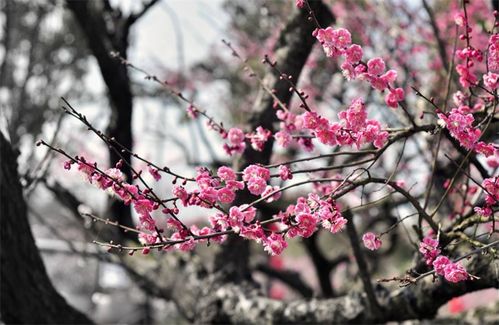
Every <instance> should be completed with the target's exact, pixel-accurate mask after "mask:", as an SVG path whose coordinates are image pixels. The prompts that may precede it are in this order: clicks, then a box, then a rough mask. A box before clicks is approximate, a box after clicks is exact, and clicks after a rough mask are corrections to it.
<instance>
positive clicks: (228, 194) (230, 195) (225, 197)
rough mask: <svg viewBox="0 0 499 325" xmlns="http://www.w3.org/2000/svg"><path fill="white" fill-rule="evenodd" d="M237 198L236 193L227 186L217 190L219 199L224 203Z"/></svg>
mask: <svg viewBox="0 0 499 325" xmlns="http://www.w3.org/2000/svg"><path fill="white" fill-rule="evenodd" d="M235 198H236V193H234V192H233V191H232V190H231V189H229V188H227V187H224V188H221V189H219V190H218V191H217V199H218V201H220V202H221V203H223V204H228V203H232V201H234V199H235Z"/></svg>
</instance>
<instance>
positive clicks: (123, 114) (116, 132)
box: [66, 0, 157, 240]
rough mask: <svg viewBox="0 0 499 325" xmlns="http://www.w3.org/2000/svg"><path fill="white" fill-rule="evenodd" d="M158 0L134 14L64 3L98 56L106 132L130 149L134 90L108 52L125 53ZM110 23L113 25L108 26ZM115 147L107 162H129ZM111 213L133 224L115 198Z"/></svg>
mask: <svg viewBox="0 0 499 325" xmlns="http://www.w3.org/2000/svg"><path fill="white" fill-rule="evenodd" d="M156 2H157V1H150V2H149V3H148V4H147V5H145V6H144V8H143V10H142V11H141V12H140V13H139V14H136V15H131V16H128V17H123V15H122V13H121V12H119V11H116V10H114V9H112V8H111V7H110V5H109V3H108V2H107V1H104V2H102V3H101V2H95V1H80V0H67V2H66V3H67V6H68V8H69V9H70V10H71V11H72V13H73V15H74V17H75V18H76V20H77V21H78V24H79V25H80V27H81V29H82V32H83V34H84V35H85V37H86V39H87V43H88V46H89V48H90V50H91V51H92V54H93V55H94V56H95V58H96V59H97V63H98V65H99V68H100V71H101V74H102V77H103V79H104V82H105V84H106V86H107V89H108V94H109V101H110V104H111V112H112V113H111V118H110V121H109V125H108V128H107V134H108V135H109V136H110V137H114V138H115V139H116V141H118V142H119V143H121V144H122V145H123V146H125V147H126V148H128V149H130V150H132V149H133V137H132V112H133V94H132V90H131V86H130V77H129V75H128V70H127V67H126V66H125V65H124V64H122V63H121V62H120V61H119V60H116V59H114V58H112V57H111V55H110V53H111V52H118V53H120V55H121V56H122V57H124V58H126V57H127V49H128V45H129V43H128V36H129V32H130V28H131V26H132V24H133V23H134V22H136V21H137V20H138V19H139V18H140V17H141V16H142V15H143V14H145V13H146V11H147V10H148V9H149V8H150V7H151V6H153V5H154V4H155V3H156ZM109 26H112V28H108V27H109ZM115 149H117V147H114V148H113V147H112V146H110V147H109V163H110V165H111V166H114V165H115V164H116V163H117V162H118V161H119V160H120V159H122V158H123V160H124V161H126V162H128V163H130V162H131V155H130V153H128V152H121V153H119V154H118V152H120V150H119V149H118V152H117V151H116V150H115ZM122 171H123V172H124V174H125V175H126V177H127V179H128V180H132V170H131V168H130V167H129V166H127V164H125V165H124V166H123V168H122ZM110 213H111V217H112V218H115V219H116V220H117V221H118V222H119V223H120V224H122V225H126V226H129V227H133V221H132V215H131V210H130V207H129V206H125V205H124V204H123V203H122V202H120V201H118V200H112V202H111V208H110ZM121 235H122V236H125V237H128V238H130V239H133V240H135V239H136V236H134V235H133V234H131V233H126V232H122V233H121Z"/></svg>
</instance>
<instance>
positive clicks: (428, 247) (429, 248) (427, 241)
mask: <svg viewBox="0 0 499 325" xmlns="http://www.w3.org/2000/svg"><path fill="white" fill-rule="evenodd" d="M419 252H420V253H421V254H423V257H424V259H425V260H426V264H427V265H431V264H432V263H433V261H434V260H435V258H437V256H438V255H439V254H440V249H438V240H435V239H433V238H430V237H425V238H423V241H422V242H421V243H419Z"/></svg>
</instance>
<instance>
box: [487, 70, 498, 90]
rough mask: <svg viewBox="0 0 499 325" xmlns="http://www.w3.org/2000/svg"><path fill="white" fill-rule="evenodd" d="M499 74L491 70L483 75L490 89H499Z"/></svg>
mask: <svg viewBox="0 0 499 325" xmlns="http://www.w3.org/2000/svg"><path fill="white" fill-rule="evenodd" d="M498 81H499V75H498V74H497V73H493V72H489V73H487V74H484V75H483V83H484V85H485V87H487V88H488V89H489V90H490V91H494V90H496V89H497V86H498Z"/></svg>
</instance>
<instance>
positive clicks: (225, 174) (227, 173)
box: [217, 166, 236, 181]
mask: <svg viewBox="0 0 499 325" xmlns="http://www.w3.org/2000/svg"><path fill="white" fill-rule="evenodd" d="M217 176H218V177H220V178H221V179H223V180H224V181H235V180H236V173H235V172H234V171H233V170H232V169H231V168H229V167H227V166H222V167H220V168H218V171H217Z"/></svg>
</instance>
